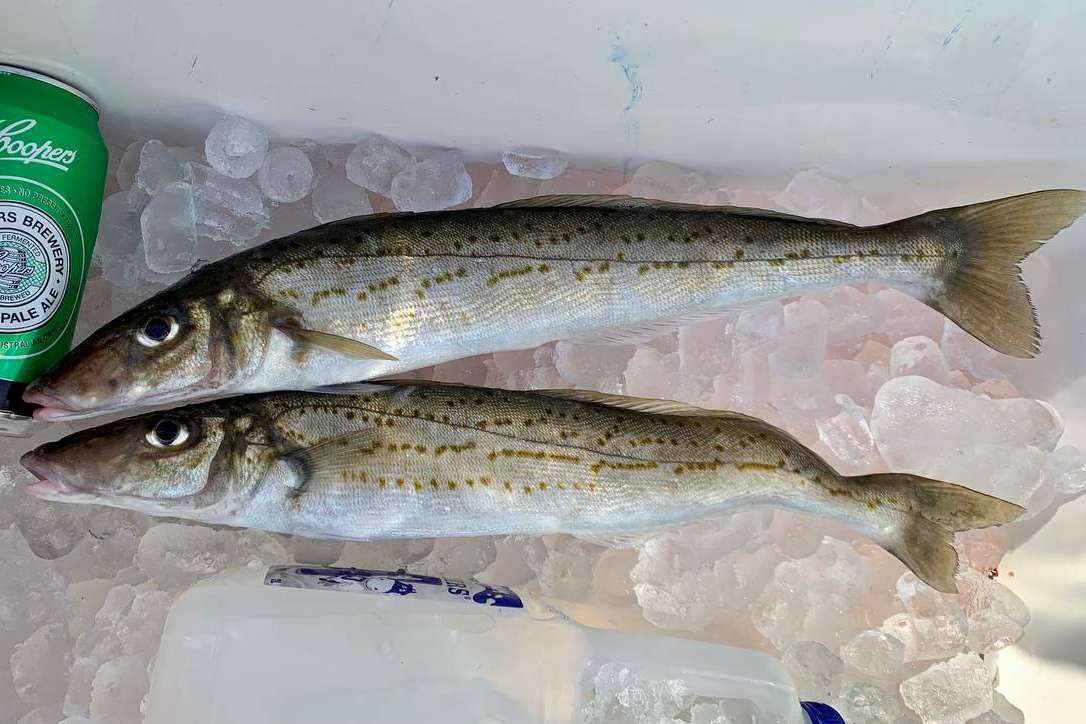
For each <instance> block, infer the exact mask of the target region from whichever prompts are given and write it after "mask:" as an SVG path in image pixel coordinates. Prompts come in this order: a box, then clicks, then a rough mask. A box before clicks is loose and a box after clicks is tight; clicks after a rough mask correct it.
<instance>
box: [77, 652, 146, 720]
mask: <svg viewBox="0 0 1086 724" xmlns="http://www.w3.org/2000/svg"><path fill="white" fill-rule="evenodd" d="M147 687H148V680H147V659H145V658H144V657H142V656H135V655H129V656H119V657H117V658H115V659H111V660H110V661H107V662H105V663H104V664H102V666H101V668H99V669H98V671H97V673H95V675H94V683H93V684H92V685H91V703H90V715H91V716H92V717H94V718H96V719H102V720H103V721H108V722H110V724H141V723H142V722H143V715H142V714H141V713H140V702H141V701H142V700H143V694H144V692H145V691H147Z"/></svg>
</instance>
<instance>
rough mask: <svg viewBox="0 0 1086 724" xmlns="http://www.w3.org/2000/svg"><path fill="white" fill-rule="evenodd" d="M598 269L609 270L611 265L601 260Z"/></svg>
mask: <svg viewBox="0 0 1086 724" xmlns="http://www.w3.org/2000/svg"><path fill="white" fill-rule="evenodd" d="M599 270H600V271H601V272H605V271H610V270H611V265H610V264H609V263H607V262H603V263H602V264H600V265H599Z"/></svg>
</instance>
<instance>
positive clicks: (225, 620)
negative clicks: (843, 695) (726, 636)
mask: <svg viewBox="0 0 1086 724" xmlns="http://www.w3.org/2000/svg"><path fill="white" fill-rule="evenodd" d="M615 664H618V665H620V666H621V667H622V668H624V669H628V670H629V675H630V676H631V677H633V678H636V679H641V680H650V681H673V680H681V682H682V685H684V686H685V687H687V688H688V690H689V693H690V694H692V695H694V696H696V697H698V699H697V701H699V702H702V703H706V702H709V703H715V702H716V701H717V700H721V699H725V700H740V701H739V702H729V703H730V704H736V705H740V706H746V707H748V708H751V709H753V711H754V712H756V716H755V718H754V721H755V722H757V723H758V724H762V723H763V722H772V723H773V724H810V723H811V722H816V723H817V722H840V721H841V720H840V718H839V717H837V715H836V714H835V713H833V712H832V710H829V709H828V708H819V707H818V706H808V705H804V707H803V710H801V706H800V702H799V698H798V696H797V694H796V691H795V688H794V687H793V685H792V683H791V681H790V680H789V678H788V675H787V673H786V672H785V671H784V669H783V668H782V667H781V665H780V663H779V662H777V661H776V660H775V659H773V658H771V657H769V656H766V655H764V654H761V653H757V652H754V651H747V650H743V649H736V648H732V647H729V646H721V645H717V644H709V643H703V642H697V641H689V640H684V639H673V638H667V637H663V636H651V635H643V634H634V633H626V632H621V631H607V630H601V629H595V628H590V627H587V626H583V625H581V624H579V623H576V622H575V621H573V620H571V619H569V618H567V617H566V616H564V615H563V614H562V613H560V612H559V611H558V610H557V609H556V608H554V607H552V606H551V605H548V604H546V603H544V602H541V601H533V600H531V599H528V598H525V597H522V596H520V595H519V594H518V593H516V592H515V591H513V590H511V589H508V588H504V587H501V586H486V585H483V584H480V583H477V582H475V581H471V580H468V581H461V580H456V579H451V578H435V577H430V576H417V575H414V574H410V573H404V572H402V571H401V572H396V573H390V572H381V571H362V570H359V569H332V568H323V567H316V566H283V567H273V568H271V569H268V570H267V573H265V571H264V570H263V569H261V570H254V569H243V570H238V571H231V572H228V573H226V574H223V575H220V576H218V577H216V578H213V579H210V580H209V581H207V582H205V583H202V584H200V585H198V586H196V587H194V588H193V589H191V590H189V591H188V592H187V593H185V594H184V595H182V596H181V597H180V598H179V599H178V600H177V602H176V603H175V604H174V606H173V608H172V609H171V611H170V614H169V618H168V620H167V623H166V629H165V633H164V634H163V637H162V644H161V648H160V651H159V655H158V660H157V663H156V665H155V671H154V679H153V682H152V688H151V697H150V706H149V711H148V717H147V722H149V724H192V722H201V724H250V723H251V724H286V723H287V722H291V723H294V722H336V723H337V724H338V723H339V722H373V723H379V722H401V721H441V722H449V723H451V724H455V723H458V722H487V723H488V724H499V723H501V724H521V723H523V724H544V723H545V724H559V723H565V722H579V721H583V717H582V711H583V709H584V707H585V706H586V704H589V702H590V701H591V700H592V699H593V697H594V696H596V695H597V692H596V690H595V688H594V683H595V682H596V680H597V675H598V673H599V671H600V667H601V666H605V665H612V668H615V667H614V666H613V665H615ZM808 709H809V711H808Z"/></svg>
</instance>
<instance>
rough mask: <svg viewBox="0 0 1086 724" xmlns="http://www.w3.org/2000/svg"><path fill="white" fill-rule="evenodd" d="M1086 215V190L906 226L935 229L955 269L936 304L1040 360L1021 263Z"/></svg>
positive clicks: (966, 209)
mask: <svg viewBox="0 0 1086 724" xmlns="http://www.w3.org/2000/svg"><path fill="white" fill-rule="evenodd" d="M1084 211H1086V192H1083V191H1074V190H1069V189H1056V190H1052V191H1036V192H1034V193H1030V194H1022V195H1021V196H1010V197H1008V198H1005V199H997V200H996V201H985V202H983V203H979V204H971V205H969V206H960V207H957V208H953V209H941V210H939V211H932V212H929V213H927V214H922V215H921V216H918V217H914V218H913V219H906V220H905V221H904V222H901V223H911V222H912V223H915V222H921V223H924V224H933V225H934V226H935V227H936V228H937V229H938V230H939V233H940V234H942V235H943V237H944V239H945V242H946V247H947V262H948V265H949V268H950V272H949V275H948V277H947V278H946V279H945V280H944V281H945V286H944V288H943V290H942V292H941V293H940V294H938V295H937V296H936V298H935V299H932V300H929V303H930V304H931V305H932V306H933V307H935V308H936V309H938V310H939V311H940V312H942V313H943V314H945V315H946V316H947V317H949V318H950V319H952V320H953V321H954V322H955V323H956V324H957V325H958V326H959V327H961V328H962V329H964V330H965V331H966V332H969V334H971V335H973V336H974V337H976V338H977V339H979V340H980V341H981V342H984V343H985V344H987V345H988V346H989V347H991V348H993V349H995V350H997V351H999V352H1002V353H1003V354H1008V355H1011V356H1012V357H1033V356H1034V355H1036V354H1037V352H1038V351H1039V350H1040V341H1041V335H1040V330H1039V329H1038V327H1037V314H1036V312H1035V311H1034V309H1033V303H1032V302H1031V301H1030V297H1029V289H1028V288H1027V287H1026V285H1025V283H1024V282H1023V281H1022V272H1021V269H1020V268H1019V266H1018V265H1019V263H1020V262H1021V261H1022V260H1023V259H1025V258H1026V257H1027V256H1028V255H1029V254H1030V253H1031V252H1033V251H1036V250H1037V249H1038V248H1039V247H1040V246H1041V244H1042V243H1044V242H1045V241H1047V240H1048V239H1051V238H1052V237H1053V236H1055V235H1056V234H1057V233H1058V232H1059V231H1060V230H1061V229H1064V228H1066V227H1068V226H1070V225H1071V224H1072V223H1073V222H1074V221H1075V219H1077V218H1078V217H1079V216H1081V215H1082V213H1083V212H1084Z"/></svg>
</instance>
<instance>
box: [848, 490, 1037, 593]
mask: <svg viewBox="0 0 1086 724" xmlns="http://www.w3.org/2000/svg"><path fill="white" fill-rule="evenodd" d="M849 480H850V481H851V482H854V483H857V484H859V485H863V486H864V487H865V488H880V489H882V490H885V492H886V497H887V499H889V500H894V501H898V504H900V505H902V506H903V511H902V512H903V513H905V516H904V519H903V520H902V521H901V522H900V524H899V525H898V526H896V527H895V528H894V529H892V530H891V531H889V533H888V534H887V535H886V537H885V538H884V539H883V540H881V541H880V542H881V543H882V545H883V547H885V548H886V550H888V551H890V552H891V553H893V554H894V555H895V556H896V557H897V558H898V560H900V561H901V562H902V563H904V564H905V565H906V566H908V567H909V570H911V571H912V572H913V573H915V574H916V577H917V578H919V579H920V580H922V581H924V582H925V583H927V584H928V585H929V586H931V587H932V588H935V589H937V590H939V591H943V592H944V593H957V591H958V587H957V585H956V584H955V583H954V574H955V573H956V572H957V570H958V553H957V551H955V550H954V546H953V542H954V533H955V532H956V531H962V530H972V529H974V528H987V527H989V526H993V525H1003V524H1004V523H1009V522H1011V521H1012V520H1014V519H1015V518H1017V517H1018V516H1020V515H1021V514H1022V513H1023V512H1024V508H1022V507H1021V506H1019V505H1015V504H1014V503H1009V502H1007V501H1006V500H1002V499H1000V498H996V497H993V496H991V495H986V494H984V493H978V492H977V491H975V490H970V489H969V488H965V487H962V486H961V485H954V484H953V483H944V482H941V481H939V480H932V479H930V478H922V477H920V476H919V475H909V474H907V473H880V474H876V475H860V476H856V477H853V478H849Z"/></svg>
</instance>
